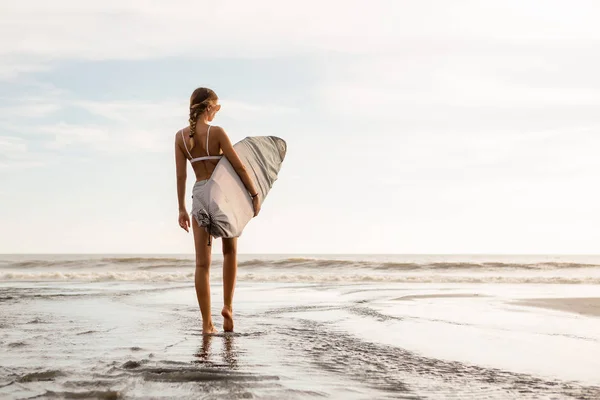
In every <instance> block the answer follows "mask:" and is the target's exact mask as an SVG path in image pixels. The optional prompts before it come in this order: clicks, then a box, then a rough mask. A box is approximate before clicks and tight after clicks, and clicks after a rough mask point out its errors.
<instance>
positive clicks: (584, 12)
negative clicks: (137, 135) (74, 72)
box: [0, 0, 600, 78]
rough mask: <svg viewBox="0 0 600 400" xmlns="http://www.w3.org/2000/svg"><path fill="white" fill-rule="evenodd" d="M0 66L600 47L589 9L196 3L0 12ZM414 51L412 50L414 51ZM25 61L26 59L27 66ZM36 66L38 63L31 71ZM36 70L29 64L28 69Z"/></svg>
mask: <svg viewBox="0 0 600 400" xmlns="http://www.w3.org/2000/svg"><path fill="white" fill-rule="evenodd" d="M0 12H1V13H2V15H3V23H2V25H1V26H0V38H2V39H0V57H12V58H15V57H19V58H21V59H27V58H28V57H29V62H28V63H27V64H26V65H23V64H18V63H17V64H13V66H10V67H9V68H8V69H5V70H4V72H2V71H1V70H0V72H2V73H0V76H4V77H5V78H6V77H7V76H8V77H10V76H14V75H15V73H17V69H19V70H22V71H28V70H31V69H32V68H43V64H44V63H46V62H48V61H49V60H50V59H52V60H61V59H87V60H98V59H139V58H156V57H163V56H173V55H201V54H210V55H212V56H244V57H261V56H265V55H269V56H271V55H274V54H279V55H285V54H304V53H306V52H312V51H315V50H326V51H330V50H332V51H342V52H347V53H362V54H377V53H381V52H398V51H403V50H406V48H407V47H413V48H415V47H418V48H417V50H420V51H423V52H428V51H429V52H437V51H440V50H443V49H444V47H445V46H447V45H448V44H449V43H450V44H451V43H452V42H469V41H476V42H479V43H486V42H488V43H489V44H493V43H494V42H498V41H501V42H505V43H512V44H514V45H517V46H518V45H519V44H522V43H532V42H540V41H541V42H544V43H547V44H556V43H583V42H587V43H592V42H593V41H594V40H597V39H600V29H597V23H596V22H597V20H598V16H599V10H598V9H597V7H596V5H595V3H594V2H592V1H579V2H578V3H577V6H576V7H575V6H573V7H566V6H564V3H561V2H559V1H552V2H550V1H541V0H520V1H516V0H511V1H498V2H489V1H488V2H478V1H466V0H462V1H452V2H448V1H443V0H438V1H431V0H430V1H402V2H399V1H392V0H379V1H371V2H369V3H368V4H367V3H365V2H362V1H350V2H348V1H346V2H342V1H323V0H320V1H316V0H307V1H304V2H280V1H275V0H257V1H253V2H247V1H226V2H213V3H205V2H198V1H194V0H174V1H170V2H155V3H153V4H152V5H149V4H148V3H147V2H146V1H143V0H119V1H116V0H107V1H103V2H97V3H90V2H80V1H76V0H57V1H53V2H51V3H48V2H46V1H43V0H28V1H20V2H10V3H8V4H6V3H5V4H4V5H2V6H0ZM419 48H420V49H419ZM32 57H33V58H32ZM40 61H42V62H40ZM36 63H37V64H36Z"/></svg>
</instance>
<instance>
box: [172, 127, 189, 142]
mask: <svg viewBox="0 0 600 400" xmlns="http://www.w3.org/2000/svg"><path fill="white" fill-rule="evenodd" d="M186 129H189V128H183V129H179V130H178V131H177V132H175V142H177V143H179V142H181V141H182V139H183V138H182V133H183V135H185V131H186Z"/></svg>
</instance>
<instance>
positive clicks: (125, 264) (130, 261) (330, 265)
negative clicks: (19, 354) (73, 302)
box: [0, 257, 600, 271]
mask: <svg viewBox="0 0 600 400" xmlns="http://www.w3.org/2000/svg"><path fill="white" fill-rule="evenodd" d="M216 262H217V263H218V261H216ZM193 265H194V259H193V257H190V258H183V257H180V258H178V257H105V258H91V259H60V260H44V259H31V260H20V261H7V260H0V268H2V269H4V270H6V269H8V270H32V269H37V270H43V269H48V268H55V269H56V268H64V269H69V270H76V269H79V268H81V269H84V268H85V269H90V268H91V269H105V270H106V269H109V270H114V271H126V270H153V269H171V268H173V269H174V268H181V267H187V266H189V267H192V268H193ZM238 265H239V267H241V268H246V269H252V268H257V269H258V268H272V269H275V270H278V269H288V270H289V269H318V270H322V269H348V268H353V269H370V270H375V271H452V270H477V271H481V270H490V271H496V270H519V269H521V270H540V271H541V270H558V269H585V268H600V264H591V263H575V262H531V263H516V262H467V261H457V262H396V261H386V262H382V261H371V260H348V259H336V258H330V259H329V258H303V257H291V258H282V259H261V258H256V259H250V260H242V261H240V262H239V263H238Z"/></svg>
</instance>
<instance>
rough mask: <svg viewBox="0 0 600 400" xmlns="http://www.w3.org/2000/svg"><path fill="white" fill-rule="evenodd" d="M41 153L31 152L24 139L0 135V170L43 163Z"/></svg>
mask: <svg viewBox="0 0 600 400" xmlns="http://www.w3.org/2000/svg"><path fill="white" fill-rule="evenodd" d="M45 164H46V162H45V158H44V157H43V155H40V154H37V153H34V152H31V151H30V150H29V146H28V143H27V141H26V140H24V139H22V138H18V137H11V136H0V171H5V170H15V169H22V168H31V167H39V166H42V165H45Z"/></svg>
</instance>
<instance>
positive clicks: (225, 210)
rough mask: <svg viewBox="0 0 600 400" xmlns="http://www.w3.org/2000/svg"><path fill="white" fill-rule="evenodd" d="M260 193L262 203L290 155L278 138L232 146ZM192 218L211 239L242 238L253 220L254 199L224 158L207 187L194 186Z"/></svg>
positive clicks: (253, 139)
mask: <svg viewBox="0 0 600 400" xmlns="http://www.w3.org/2000/svg"><path fill="white" fill-rule="evenodd" d="M233 148H234V149H235V151H236V152H237V154H238V156H239V157H240V160H241V161H242V163H244V166H245V167H246V170H247V171H248V175H250V178H251V179H252V181H253V182H254V186H255V187H256V188H257V190H258V196H259V198H260V201H261V208H262V204H264V201H265V199H266V197H267V194H268V193H269V191H270V190H271V188H272V187H273V184H274V183H275V181H276V180H277V178H278V174H279V171H280V169H281V165H282V163H283V160H284V159H285V155H286V152H287V144H286V142H285V141H284V140H283V139H281V138H279V137H276V136H249V137H246V138H244V139H242V140H241V141H239V142H237V143H236V144H234V145H233ZM192 196H193V201H192V204H193V205H192V211H191V214H192V216H193V217H194V218H195V219H196V222H197V223H198V225H200V226H201V227H203V228H204V229H205V230H206V231H207V232H208V233H209V245H210V237H211V236H212V237H215V238H218V237H223V238H233V237H239V236H241V234H242V232H243V230H244V228H245V227H246V225H247V224H248V222H250V220H251V219H252V218H253V217H254V210H253V207H252V199H251V198H250V194H249V193H248V191H247V190H246V187H245V185H244V183H243V182H242V180H241V179H240V177H239V175H238V174H237V173H236V172H235V169H234V168H233V166H232V165H231V163H230V162H229V160H227V158H226V157H222V158H221V159H220V160H219V163H218V164H217V166H216V167H215V170H214V171H213V173H212V175H211V177H210V178H209V179H208V181H206V183H204V184H196V185H194V189H193V191H192Z"/></svg>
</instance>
